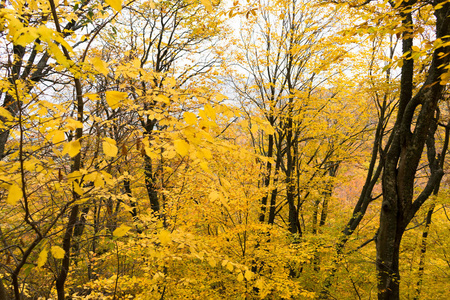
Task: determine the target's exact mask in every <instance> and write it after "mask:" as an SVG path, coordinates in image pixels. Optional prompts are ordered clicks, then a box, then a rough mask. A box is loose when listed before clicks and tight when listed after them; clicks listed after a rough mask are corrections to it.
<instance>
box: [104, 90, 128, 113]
mask: <svg viewBox="0 0 450 300" xmlns="http://www.w3.org/2000/svg"><path fill="white" fill-rule="evenodd" d="M105 95H106V102H107V103H108V105H109V106H110V107H111V108H112V109H116V108H118V107H119V106H120V102H121V101H122V100H124V99H125V98H126V97H127V96H128V94H127V93H124V92H118V91H107V92H105Z"/></svg>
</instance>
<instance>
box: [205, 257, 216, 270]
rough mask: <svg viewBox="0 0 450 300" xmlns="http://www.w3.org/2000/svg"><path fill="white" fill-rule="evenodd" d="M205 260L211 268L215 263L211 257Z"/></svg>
mask: <svg viewBox="0 0 450 300" xmlns="http://www.w3.org/2000/svg"><path fill="white" fill-rule="evenodd" d="M206 260H207V261H208V264H209V265H210V266H211V267H213V268H214V267H215V266H216V265H217V262H216V260H215V259H214V258H212V257H208V258H207V259H206Z"/></svg>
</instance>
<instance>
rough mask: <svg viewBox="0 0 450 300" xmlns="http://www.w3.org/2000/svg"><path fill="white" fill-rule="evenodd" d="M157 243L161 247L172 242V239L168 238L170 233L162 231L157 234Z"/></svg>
mask: <svg viewBox="0 0 450 300" xmlns="http://www.w3.org/2000/svg"><path fill="white" fill-rule="evenodd" d="M158 238H159V241H160V242H161V244H162V245H167V244H168V243H169V242H170V241H172V237H171V236H170V232H169V231H167V230H162V231H161V232H160V233H159V234H158Z"/></svg>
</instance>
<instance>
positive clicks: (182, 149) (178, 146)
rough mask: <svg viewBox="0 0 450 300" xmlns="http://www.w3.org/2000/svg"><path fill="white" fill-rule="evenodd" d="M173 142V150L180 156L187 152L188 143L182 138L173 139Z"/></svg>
mask: <svg viewBox="0 0 450 300" xmlns="http://www.w3.org/2000/svg"><path fill="white" fill-rule="evenodd" d="M173 144H174V146H175V151H177V153H178V154H180V155H181V156H185V155H187V154H188V153H189V144H188V143H186V142H185V141H184V140H175V141H174V142H173Z"/></svg>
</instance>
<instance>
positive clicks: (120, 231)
mask: <svg viewBox="0 0 450 300" xmlns="http://www.w3.org/2000/svg"><path fill="white" fill-rule="evenodd" d="M130 229H131V227H130V226H127V225H124V224H122V225H120V227H118V228H116V230H114V231H113V235H114V236H116V237H122V236H124V235H125V234H126V233H127V232H128V230H130Z"/></svg>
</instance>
